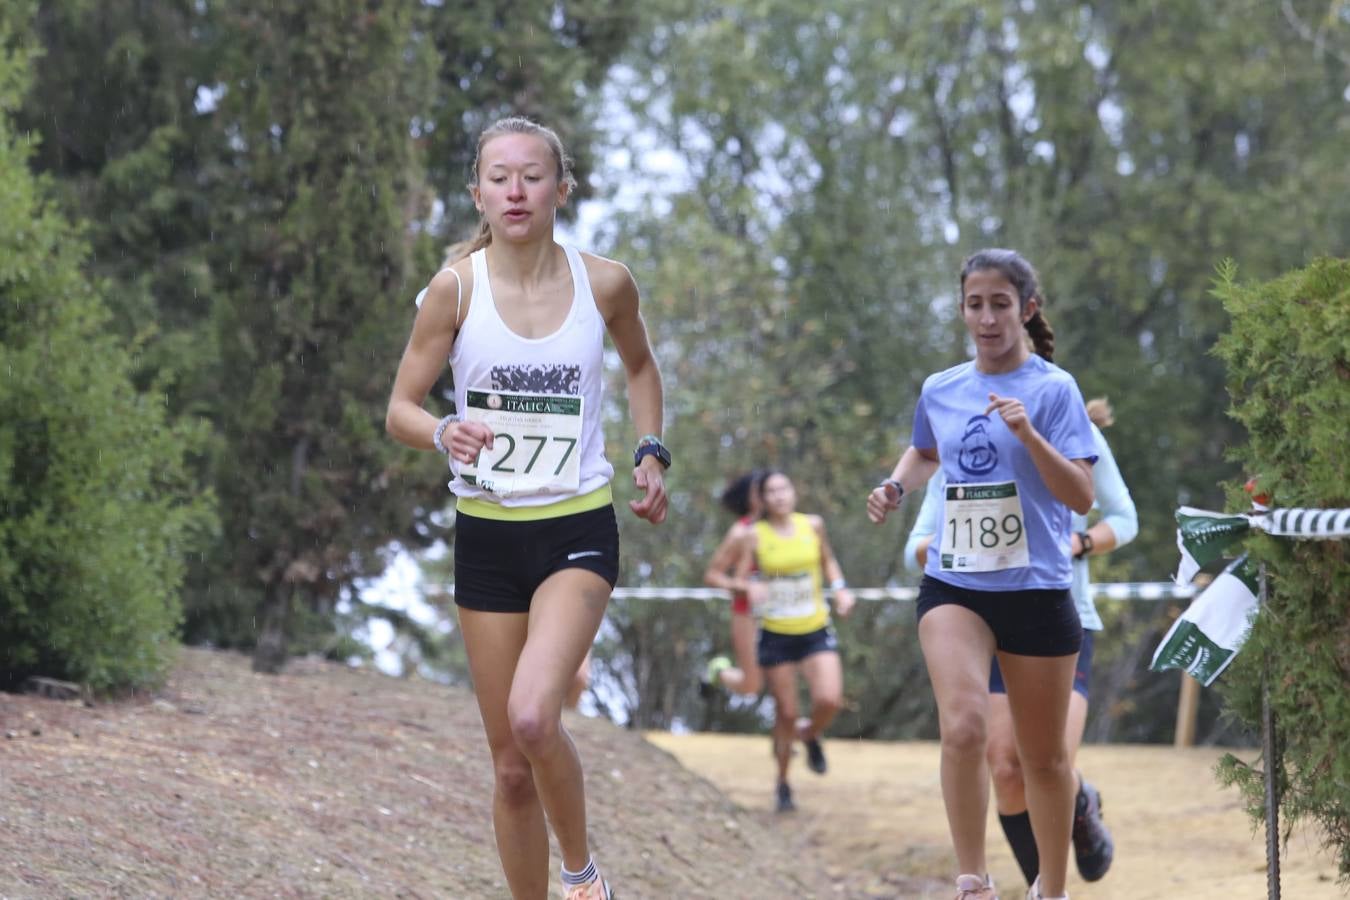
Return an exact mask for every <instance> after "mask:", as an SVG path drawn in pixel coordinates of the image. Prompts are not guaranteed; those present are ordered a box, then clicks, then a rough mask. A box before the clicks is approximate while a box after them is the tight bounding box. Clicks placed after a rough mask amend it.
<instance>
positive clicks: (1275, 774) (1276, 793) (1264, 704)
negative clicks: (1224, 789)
mask: <svg viewBox="0 0 1350 900" xmlns="http://www.w3.org/2000/svg"><path fill="white" fill-rule="evenodd" d="M1259 600H1260V603H1261V605H1262V606H1264V605H1265V603H1266V567H1265V565H1262V566H1261V593H1260V597H1259ZM1261 754H1262V755H1263V756H1264V757H1265V762H1266V766H1265V770H1266V773H1265V774H1266V895H1267V897H1268V898H1269V900H1280V783H1279V774H1280V767H1281V764H1280V746H1279V735H1277V734H1276V732H1275V711H1274V710H1273V709H1272V708H1271V706H1270V659H1269V657H1267V658H1266V661H1265V663H1264V664H1263V665H1262V670H1261Z"/></svg>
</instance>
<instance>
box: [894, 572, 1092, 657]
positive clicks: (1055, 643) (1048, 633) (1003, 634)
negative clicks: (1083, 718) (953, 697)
mask: <svg viewBox="0 0 1350 900" xmlns="http://www.w3.org/2000/svg"><path fill="white" fill-rule="evenodd" d="M947 604H955V605H957V606H962V607H965V608H966V609H968V610H970V611H971V612H973V613H975V615H977V616H979V617H980V618H981V619H984V621H985V624H987V625H988V626H989V630H990V631H992V632H993V633H994V642H995V646H996V647H997V648H998V649H999V650H1002V651H1003V652H1004V653H1014V654H1016V655H1018V656H1068V655H1070V654H1073V653H1077V652H1078V648H1079V647H1080V646H1081V645H1082V643H1083V625H1082V622H1081V620H1079V618H1078V608H1077V607H1076V606H1075V605H1074V602H1073V594H1072V593H1070V591H1069V589H1068V588H1060V589H1051V590H1030V591H976V590H972V589H971V588H961V587H956V586H955V585H951V584H947V582H945V581H939V580H938V579H936V578H933V577H932V576H931V575H925V576H923V581H922V582H920V583H919V600H918V604H917V609H916V613H917V617H918V618H919V619H922V618H923V617H924V614H925V613H927V612H928V611H929V610H930V609H933V608H934V607H938V606H945V605H947Z"/></svg>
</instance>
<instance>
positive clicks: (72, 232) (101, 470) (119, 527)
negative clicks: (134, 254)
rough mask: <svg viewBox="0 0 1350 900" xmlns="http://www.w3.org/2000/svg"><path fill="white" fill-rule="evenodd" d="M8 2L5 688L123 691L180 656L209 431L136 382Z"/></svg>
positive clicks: (1, 605) (1, 567)
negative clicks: (57, 185)
mask: <svg viewBox="0 0 1350 900" xmlns="http://www.w3.org/2000/svg"><path fill="white" fill-rule="evenodd" d="M25 7H27V5H18V4H11V5H10V6H9V7H8V9H7V10H5V11H3V12H0V185H3V186H4V187H3V189H0V297H3V300H2V301H0V371H3V372H4V373H5V375H4V377H3V378H0V686H4V687H14V686H16V685H17V684H19V683H20V682H22V680H23V679H24V678H26V677H28V676H30V675H35V674H40V675H46V676H55V677H59V678H67V679H71V680H76V681H79V682H82V683H84V684H86V685H88V686H89V687H91V688H93V689H95V690H99V691H103V690H122V689H134V688H142V687H148V686H152V685H154V684H156V683H157V682H158V681H159V680H160V679H161V678H162V676H163V673H164V670H165V668H166V666H167V664H168V662H169V660H170V659H171V657H172V651H173V648H174V647H175V646H176V643H177V640H176V638H177V635H176V631H177V626H178V622H179V618H180V607H179V599H178V594H179V588H180V585H181V583H182V579H183V568H184V564H183V560H184V557H185V555H186V553H187V552H188V551H189V550H190V549H192V542H193V540H194V538H198V537H199V536H200V534H201V531H200V530H201V529H202V528H203V527H204V526H205V525H206V523H207V522H208V521H209V517H208V515H207V513H208V498H204V497H200V496H198V495H197V494H196V492H195V491H193V490H192V489H191V486H190V484H189V480H190V479H189V477H188V474H187V469H186V467H185V464H184V457H185V454H186V453H188V452H190V451H191V450H192V448H193V447H194V446H197V445H199V444H200V438H201V434H200V429H196V428H193V427H192V426H191V425H188V424H179V423H175V422H173V421H171V420H170V419H169V417H168V416H167V415H166V413H165V411H164V408H163V394H162V390H159V389H157V388H154V389H151V390H149V391H146V392H144V393H142V392H139V391H137V390H136V388H135V387H134V386H133V384H132V380H131V372H132V368H133V366H132V359H131V355H130V353H128V351H127V350H126V349H125V347H124V346H123V345H121V344H120V343H119V341H118V340H117V338H116V337H115V336H114V335H113V334H112V333H111V332H110V331H109V330H108V328H107V323H108V319H109V314H108V311H107V308H106V305H105V304H104V301H103V298H102V296H101V294H100V291H99V289H98V287H97V286H96V285H94V284H91V283H90V282H89V281H88V280H87V279H86V278H85V277H84V276H83V274H82V272H81V267H82V265H83V263H84V261H85V257H86V254H87V252H88V250H87V247H86V246H85V244H84V243H83V242H82V240H81V239H80V237H79V235H78V232H77V230H76V228H75V227H74V226H73V225H72V224H71V223H70V222H68V221H67V220H66V219H65V218H64V217H63V216H62V215H61V213H60V212H59V211H58V210H57V209H56V208H55V206H54V204H53V203H52V202H51V200H50V198H49V196H48V194H49V189H50V185H49V184H48V183H47V182H46V181H43V180H39V179H37V178H35V177H34V176H33V175H32V173H31V172H30V171H29V169H28V157H29V153H30V141H29V139H28V138H27V136H26V135H23V134H22V133H20V132H18V131H17V130H16V129H15V128H14V127H13V116H14V111H15V109H16V107H17V106H18V103H19V100H20V98H21V97H22V96H23V92H24V90H25V88H26V87H27V84H28V78H29V76H28V72H29V69H30V66H31V64H32V51H31V50H30V49H26V48H27V47H29V46H30V45H31V43H32V41H31V40H29V39H28V34H27V26H28V22H29V17H30V16H31V12H32V10H31V7H27V8H25Z"/></svg>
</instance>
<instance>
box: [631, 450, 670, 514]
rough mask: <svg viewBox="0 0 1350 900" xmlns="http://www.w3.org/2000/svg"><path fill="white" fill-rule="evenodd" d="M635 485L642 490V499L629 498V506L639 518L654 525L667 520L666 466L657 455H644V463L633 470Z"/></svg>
mask: <svg viewBox="0 0 1350 900" xmlns="http://www.w3.org/2000/svg"><path fill="white" fill-rule="evenodd" d="M633 486H634V487H636V488H637V489H638V490H640V491H642V492H643V494H642V499H641V500H629V501H628V508H629V509H631V510H632V511H633V514H634V515H636V516H637V517H638V518H639V519H646V520H647V521H648V522H651V523H652V524H653V525H660V524H661V523H662V522H664V521H665V520H666V504H667V502H668V498H667V497H666V467H665V466H663V465H661V461H660V460H659V459H657V458H656V457H655V456H644V457H642V463H641V464H640V465H639V466H638V467H637V468H635V469H634V470H633Z"/></svg>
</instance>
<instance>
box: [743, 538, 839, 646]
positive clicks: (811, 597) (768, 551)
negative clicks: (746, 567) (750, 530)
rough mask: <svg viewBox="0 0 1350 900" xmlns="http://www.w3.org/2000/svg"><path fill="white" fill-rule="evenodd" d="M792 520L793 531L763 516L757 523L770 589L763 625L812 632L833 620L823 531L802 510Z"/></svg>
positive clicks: (758, 556) (760, 561)
mask: <svg viewBox="0 0 1350 900" xmlns="http://www.w3.org/2000/svg"><path fill="white" fill-rule="evenodd" d="M791 522H792V534H790V535H782V534H779V533H778V532H777V531H776V530H775V529H774V527H773V526H772V525H770V524H769V523H768V522H766V521H764V520H763V519H761V520H760V521H758V522H756V523H755V563H756V565H757V566H758V568H759V576H760V578H761V580H763V581H764V583H765V584H766V585H767V586H768V589H769V597H768V600H767V601H766V602H765V604H764V606H763V607H762V608H761V610H760V614H761V615H762V617H763V618H762V621H761V627H763V628H764V630H765V631H772V632H775V633H777V634H809V633H810V632H812V631H817V630H819V629H821V628H824V627H825V626H826V625H828V624H830V610H829V607H828V606H826V605H825V594H824V592H823V591H822V590H821V583H820V582H821V559H820V535H818V534H816V530H815V529H814V528H812V527H811V520H810V519H809V518H807V517H806V516H805V515H803V514H801V513H793V514H792V519H791Z"/></svg>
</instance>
